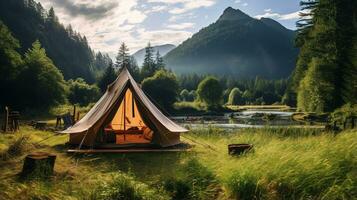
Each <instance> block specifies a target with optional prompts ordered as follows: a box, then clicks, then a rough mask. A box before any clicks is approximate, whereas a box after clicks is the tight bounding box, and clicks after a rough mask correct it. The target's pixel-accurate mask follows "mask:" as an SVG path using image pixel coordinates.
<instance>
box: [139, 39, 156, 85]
mask: <svg viewBox="0 0 357 200" xmlns="http://www.w3.org/2000/svg"><path fill="white" fill-rule="evenodd" d="M155 71H156V66H155V61H154V48H153V47H152V46H151V45H150V42H149V43H148V45H147V46H146V47H145V57H144V63H143V67H142V69H141V77H142V78H143V79H144V78H146V77H150V76H153V75H154V74H155Z"/></svg>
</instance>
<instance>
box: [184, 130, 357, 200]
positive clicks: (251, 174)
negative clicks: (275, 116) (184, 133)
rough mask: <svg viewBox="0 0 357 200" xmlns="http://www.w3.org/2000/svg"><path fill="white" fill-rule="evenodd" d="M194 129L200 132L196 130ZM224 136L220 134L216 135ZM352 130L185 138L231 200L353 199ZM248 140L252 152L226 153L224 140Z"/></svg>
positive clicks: (355, 152)
mask: <svg viewBox="0 0 357 200" xmlns="http://www.w3.org/2000/svg"><path fill="white" fill-rule="evenodd" d="M199 132H200V131H199ZM224 134H226V137H222V135H224ZM355 134H356V131H348V132H343V133H341V134H339V135H337V136H334V135H333V134H329V133H322V132H321V131H317V129H281V130H279V129H260V130H257V129H255V130H253V129H244V130H240V131H237V132H236V133H228V132H224V131H211V132H209V131H208V134H204V133H197V132H195V133H193V134H191V135H190V136H191V137H192V138H194V139H196V140H199V141H201V142H204V143H205V144H207V145H210V146H212V147H214V148H215V149H216V151H210V150H208V149H207V148H205V147H203V146H202V145H197V146H196V149H197V151H199V152H200V153H199V158H200V160H201V161H202V162H203V163H205V164H207V165H208V166H211V167H212V168H214V169H215V173H216V174H217V175H218V177H219V178H220V181H221V183H222V184H223V185H224V186H225V188H226V189H227V190H228V193H229V195H230V196H231V197H233V198H236V199H353V198H355V197H356V196H357V193H356V191H357V178H356V177H357V140H356V139H355ZM229 143H251V144H253V145H254V151H253V152H250V153H247V154H245V155H244V156H241V157H231V156H229V155H227V149H226V148H227V144H229Z"/></svg>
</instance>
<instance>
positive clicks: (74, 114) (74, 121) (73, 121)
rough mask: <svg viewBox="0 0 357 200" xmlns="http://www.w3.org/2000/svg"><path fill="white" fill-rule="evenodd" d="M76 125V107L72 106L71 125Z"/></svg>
mask: <svg viewBox="0 0 357 200" xmlns="http://www.w3.org/2000/svg"><path fill="white" fill-rule="evenodd" d="M75 123H76V105H73V120H72V125H74V124H75Z"/></svg>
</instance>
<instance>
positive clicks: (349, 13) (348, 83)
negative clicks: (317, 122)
mask: <svg viewBox="0 0 357 200" xmlns="http://www.w3.org/2000/svg"><path fill="white" fill-rule="evenodd" d="M302 5H303V6H306V5H307V6H309V7H308V8H309V9H312V11H311V13H312V18H311V19H309V20H310V21H309V23H306V24H309V25H307V26H305V27H303V31H300V32H302V33H303V34H301V33H299V43H298V45H301V50H300V54H299V58H298V61H297V66H296V69H295V71H294V74H293V79H292V84H291V87H292V88H293V89H288V90H287V91H289V92H287V93H286V95H285V98H287V95H293V93H292V92H291V91H295V92H296V93H297V105H298V109H299V110H302V111H309V112H326V111H332V110H334V109H335V108H337V107H340V106H341V105H343V104H345V103H349V102H356V100H355V99H356V98H355V96H356V94H357V92H356V91H357V89H356V87H355V85H354V84H355V83H356V81H355V80H356V76H357V75H356V74H357V73H356V72H357V68H356V62H355V60H356V57H355V55H356V49H355V46H356V40H355V39H354V38H355V35H356V33H357V31H356V18H354V17H353V16H355V15H356V9H354V8H356V1H353V0H343V1H335V0H320V1H314V3H310V4H306V2H305V3H303V4H302ZM303 9H304V7H303ZM352 52H353V53H352ZM287 99H289V98H287ZM290 99H291V98H290Z"/></svg>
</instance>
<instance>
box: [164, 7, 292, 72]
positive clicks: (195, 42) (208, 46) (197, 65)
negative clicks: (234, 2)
mask: <svg viewBox="0 0 357 200" xmlns="http://www.w3.org/2000/svg"><path fill="white" fill-rule="evenodd" d="M294 37H295V32H294V31H292V30H289V29H286V28H285V27H283V26H282V25H280V24H279V23H278V22H276V21H274V20H272V19H267V18H262V19H260V20H258V19H255V18H252V17H250V16H248V15H246V14H244V13H243V12H242V11H240V10H235V9H233V8H231V7H229V8H227V9H226V10H225V11H224V13H223V14H222V15H221V16H220V18H219V19H218V20H217V21H216V22H215V23H213V24H211V25H209V26H208V27H206V28H203V29H202V30H200V31H199V32H198V33H196V34H194V35H193V36H192V37H191V38H189V39H188V40H186V41H184V42H183V43H182V44H181V45H179V46H178V47H177V48H175V49H174V50H172V51H171V52H169V53H168V54H167V55H166V56H165V57H164V59H165V61H166V63H167V65H168V67H169V68H171V69H173V71H175V72H177V73H204V74H218V75H233V76H236V77H255V76H262V77H265V78H285V77H288V76H289V75H290V73H291V72H292V70H293V69H294V66H295V61H296V56H297V53H298V49H296V48H294Z"/></svg>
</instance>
